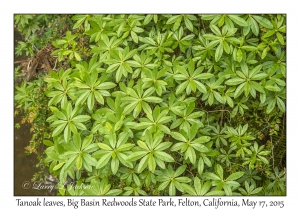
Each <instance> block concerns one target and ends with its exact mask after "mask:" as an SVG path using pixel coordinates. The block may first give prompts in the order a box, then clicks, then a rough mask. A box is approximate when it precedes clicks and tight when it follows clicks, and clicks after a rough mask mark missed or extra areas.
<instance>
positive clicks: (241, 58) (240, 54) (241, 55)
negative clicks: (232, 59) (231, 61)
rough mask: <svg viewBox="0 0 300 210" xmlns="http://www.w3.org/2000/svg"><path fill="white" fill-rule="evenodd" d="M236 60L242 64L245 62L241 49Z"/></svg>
mask: <svg viewBox="0 0 300 210" xmlns="http://www.w3.org/2000/svg"><path fill="white" fill-rule="evenodd" d="M236 60H237V61H238V62H241V61H242V60H243V52H242V50H241V49H238V51H237V53H236Z"/></svg>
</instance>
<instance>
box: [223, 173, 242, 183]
mask: <svg viewBox="0 0 300 210" xmlns="http://www.w3.org/2000/svg"><path fill="white" fill-rule="evenodd" d="M243 175H244V172H235V173H233V174H231V175H230V176H229V177H227V179H226V181H234V180H237V179H239V178H241V177H242V176H243Z"/></svg>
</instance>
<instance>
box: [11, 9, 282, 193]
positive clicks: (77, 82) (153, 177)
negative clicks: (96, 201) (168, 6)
mask: <svg viewBox="0 0 300 210" xmlns="http://www.w3.org/2000/svg"><path fill="white" fill-rule="evenodd" d="M15 24H16V27H17V28H18V29H19V30H20V31H21V32H22V33H23V34H24V35H25V37H26V39H27V42H26V43H19V45H18V46H17V53H20V52H22V51H26V53H27V54H30V55H33V54H35V53H37V52H36V51H35V50H37V49H41V48H42V47H43V46H44V45H45V44H47V43H49V42H51V43H52V45H53V46H54V47H55V50H54V51H53V52H52V56H53V57H54V58H56V59H57V61H56V64H55V67H53V70H51V71H50V72H49V73H48V74H46V75H42V74H39V77H38V78H35V79H34V80H33V81H31V82H23V83H22V84H21V85H20V86H17V87H16V88H17V90H16V95H15V100H16V103H17V105H18V107H19V108H21V109H23V110H24V111H25V113H27V114H28V113H29V112H30V110H32V109H34V110H35V113H38V114H39V113H41V109H43V110H44V112H43V114H42V115H43V116H44V118H45V119H47V120H46V122H45V121H38V119H39V118H38V116H39V115H38V114H37V115H35V116H34V117H33V123H35V124H36V126H41V124H42V123H47V126H48V127H46V126H45V125H44V126H43V129H42V131H43V133H44V135H41V136H42V137H40V138H38V139H36V140H35V141H36V142H39V144H41V142H43V143H44V144H45V145H46V146H47V148H46V149H45V150H44V152H45V156H43V157H42V160H43V162H44V164H45V165H46V166H47V167H48V169H49V173H51V174H52V175H53V176H57V177H58V179H59V181H60V183H61V184H63V183H65V181H66V180H67V179H68V178H71V179H72V180H73V181H75V182H76V183H80V184H81V183H84V184H85V185H91V186H93V189H92V190H91V189H88V190H79V191H78V192H74V190H73V189H69V188H67V187H66V188H65V189H61V190H60V191H59V194H61V195H74V193H75V194H77V195H285V193H286V189H285V187H286V186H285V112H286V110H285V99H286V93H285V91H286V88H285V87H286V63H285V56H286V55H285V39H286V38H285V33H286V17H285V15H280V14H279V15H274V14H272V15H221V14H215V15H192V14H184V15H168V14H165V15H155V14H149V15H117V14H114V15H15ZM37 93H38V94H37ZM37 98H43V100H38V99H37ZM27 116H28V115H27ZM35 132H36V133H41V130H39V129H37V130H36V131H35ZM45 139H46V140H45ZM37 145H38V144H37Z"/></svg>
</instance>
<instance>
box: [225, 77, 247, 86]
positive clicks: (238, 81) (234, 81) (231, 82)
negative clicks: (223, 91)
mask: <svg viewBox="0 0 300 210" xmlns="http://www.w3.org/2000/svg"><path fill="white" fill-rule="evenodd" d="M243 82H245V79H242V78H234V79H230V80H227V81H226V82H225V84H226V85H230V86H232V85H238V84H241V83H243Z"/></svg>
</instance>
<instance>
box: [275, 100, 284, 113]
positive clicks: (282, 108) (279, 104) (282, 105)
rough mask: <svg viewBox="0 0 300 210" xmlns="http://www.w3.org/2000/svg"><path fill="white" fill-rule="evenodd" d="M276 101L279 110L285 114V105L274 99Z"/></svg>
mask: <svg viewBox="0 0 300 210" xmlns="http://www.w3.org/2000/svg"><path fill="white" fill-rule="evenodd" d="M276 100H277V105H278V107H279V109H280V110H281V111H282V112H285V104H284V102H283V101H282V100H281V99H280V98H279V97H276Z"/></svg>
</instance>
